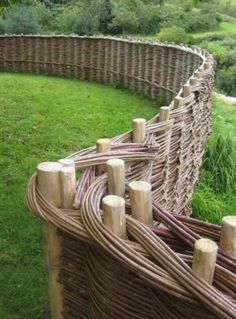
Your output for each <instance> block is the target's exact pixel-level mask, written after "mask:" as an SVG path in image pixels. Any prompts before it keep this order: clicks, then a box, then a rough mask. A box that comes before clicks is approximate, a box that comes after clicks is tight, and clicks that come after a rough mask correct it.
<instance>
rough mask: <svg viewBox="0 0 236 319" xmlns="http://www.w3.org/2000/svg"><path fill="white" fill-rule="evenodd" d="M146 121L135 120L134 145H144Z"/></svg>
mask: <svg viewBox="0 0 236 319" xmlns="http://www.w3.org/2000/svg"><path fill="white" fill-rule="evenodd" d="M145 125H146V120H145V119H134V120H133V134H132V138H133V143H143V142H144V140H145V135H146V132H145Z"/></svg>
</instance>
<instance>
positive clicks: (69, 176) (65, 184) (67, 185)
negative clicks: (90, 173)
mask: <svg viewBox="0 0 236 319" xmlns="http://www.w3.org/2000/svg"><path fill="white" fill-rule="evenodd" d="M60 182H61V207H62V208H73V203H74V197H75V191H76V174H75V167H73V166H65V167H62V168H61V171H60Z"/></svg>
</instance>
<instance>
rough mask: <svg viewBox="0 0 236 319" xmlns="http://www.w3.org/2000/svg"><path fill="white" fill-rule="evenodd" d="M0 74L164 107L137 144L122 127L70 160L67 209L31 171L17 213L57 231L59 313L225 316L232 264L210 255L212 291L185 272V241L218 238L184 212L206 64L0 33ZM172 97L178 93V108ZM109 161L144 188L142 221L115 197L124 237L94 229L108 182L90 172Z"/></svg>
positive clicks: (96, 43)
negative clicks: (129, 95) (72, 178)
mask: <svg viewBox="0 0 236 319" xmlns="http://www.w3.org/2000/svg"><path fill="white" fill-rule="evenodd" d="M0 68H1V69H2V70H16V71H24V72H31V73H36V74H39V73H43V74H55V75H60V76H74V77H77V78H79V79H86V80H96V81H100V82H105V83H112V82H115V83H118V84H119V85H121V86H123V87H127V88H129V89H131V90H134V91H136V92H140V93H142V94H143V95H145V96H147V97H149V98H151V99H153V100H156V101H158V103H160V101H163V103H166V105H168V106H169V108H170V110H171V112H170V119H169V120H168V121H164V122H161V121H159V115H157V116H156V117H154V118H153V119H151V120H150V121H148V122H147V124H146V139H145V141H144V143H142V144H140V143H132V132H128V133H125V134H122V135H120V136H117V137H115V138H113V139H112V147H111V151H109V152H107V153H100V154H97V153H96V150H95V148H94V147H91V148H89V149H86V150H82V151H79V152H77V153H75V154H72V155H71V156H70V157H69V158H72V159H74V161H75V164H76V168H77V169H82V170H83V174H82V176H81V177H80V179H79V180H78V182H77V190H76V196H75V202H74V207H75V209H71V210H68V209H67V210H65V209H58V208H55V207H54V206H52V205H51V204H50V203H49V202H47V200H46V199H45V198H44V196H43V195H42V194H41V193H40V191H39V189H38V188H37V177H36V174H35V175H33V176H32V178H31V180H30V182H29V187H28V191H27V196H26V203H27V206H28V207H29V208H30V210H31V211H33V212H35V213H37V214H38V215H40V216H41V217H42V219H44V220H46V221H50V222H52V223H53V224H54V225H56V226H57V227H58V229H59V233H60V235H61V238H62V256H61V264H60V278H59V280H60V282H61V283H62V284H63V286H64V290H63V316H64V318H65V319H69V318H70V319H72V318H107V319H108V318H109V319H112V318H114V319H115V318H124V319H127V318H134V319H139V318H140V319H141V318H163V319H164V318H165V319H166V318H170V319H171V318H177V319H178V318H179V319H180V318H181V319H182V318H186V319H190V318H206V319H208V318H236V303H235V299H236V275H235V270H236V269H235V268H236V267H235V261H233V260H231V259H230V258H229V257H227V256H225V255H224V254H223V253H222V252H219V253H218V259H217V265H216V271H215V276H214V285H213V286H210V285H209V284H207V283H206V282H204V281H203V280H201V279H198V278H197V277H195V276H193V274H192V272H191V263H192V255H193V254H192V251H193V246H194V243H195V241H196V240H197V239H199V238H200V236H207V237H210V238H212V239H214V240H215V241H216V242H218V241H219V234H220V226H215V225H211V224H207V223H204V222H201V221H198V220H194V219H192V218H190V217H187V216H186V215H188V214H189V213H190V210H189V203H190V200H191V195H192V191H193V186H194V183H195V182H196V180H197V178H198V174H199V167H200V165H201V162H202V157H203V153H204V146H205V143H206V140H207V137H208V136H209V134H210V131H211V107H210V104H211V93H212V86H213V77H214V61H213V59H212V57H211V56H210V55H209V54H208V53H205V52H202V51H200V50H198V49H190V48H187V47H184V46H175V45H167V44H160V43H153V42H147V41H146V42H143V41H140V40H127V39H118V38H104V37H66V36H2V37H0ZM195 71H198V72H197V73H196V74H195V76H196V77H198V80H197V81H195V82H194V84H193V85H191V92H190V94H185V92H184V90H183V89H182V87H183V85H184V84H186V83H187V82H188V81H189V78H190V77H191V76H192V75H193V73H194V72H195ZM176 96H179V97H182V98H183V105H181V107H177V103H176V100H178V99H176V98H175V97H176ZM174 98H175V100H174ZM111 158H121V159H123V160H124V161H125V163H126V185H128V183H129V182H130V181H132V180H144V181H148V182H150V183H151V185H152V197H153V215H154V224H153V225H144V224H142V223H140V222H139V221H137V220H134V219H133V218H132V217H131V215H130V211H131V210H130V202H129V196H128V192H127V194H126V222H127V232H128V239H127V240H122V239H120V238H118V237H117V236H115V235H114V234H113V233H112V232H111V231H110V230H109V229H108V228H107V227H106V226H105V225H104V224H103V222H102V212H101V210H100V203H101V199H102V198H103V197H104V195H106V193H107V176H106V173H101V174H100V175H98V174H97V173H96V170H95V168H96V166H97V165H98V164H103V163H105V162H106V161H107V160H108V159H111ZM170 212H171V213H170ZM160 225H162V226H161V227H160ZM163 225H165V227H164V226H163Z"/></svg>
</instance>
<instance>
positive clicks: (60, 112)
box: [0, 73, 158, 319]
mask: <svg viewBox="0 0 236 319" xmlns="http://www.w3.org/2000/svg"><path fill="white" fill-rule="evenodd" d="M157 112H158V106H157V105H156V104H155V103H154V102H151V101H149V100H147V99H146V98H143V97H141V96H138V95H135V94H134V93H131V92H129V91H127V90H121V89H114V88H112V87H110V86H105V85H102V84H97V83H91V82H90V83H89V82H82V81H78V80H74V79H61V78H56V77H46V76H33V75H24V74H7V73H0V130H1V134H0V137H1V144H0V174H1V175H0V176H1V178H0V197H1V199H0V283H1V287H0V318H1V319H48V318H49V312H48V302H47V289H46V279H45V274H44V262H43V258H42V251H41V223H40V221H39V219H38V218H36V217H33V216H32V215H31V214H30V213H29V212H28V211H27V210H26V209H25V207H24V202H23V198H24V192H25V190H26V186H27V182H28V179H29V178H30V176H31V174H32V173H33V172H34V171H35V169H36V166H37V164H38V163H40V162H42V161H45V160H57V159H59V158H63V157H65V156H66V155H69V154H70V153H72V152H73V151H76V150H77V149H80V148H84V147H87V146H90V145H93V144H94V143H95V142H96V139H97V138H99V137H111V136H114V135H117V134H118V133H122V132H124V131H125V130H128V129H130V128H131V121H132V119H133V118H136V117H145V118H151V117H152V116H153V115H154V114H156V113H157Z"/></svg>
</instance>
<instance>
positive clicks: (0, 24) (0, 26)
mask: <svg viewBox="0 0 236 319" xmlns="http://www.w3.org/2000/svg"><path fill="white" fill-rule="evenodd" d="M4 33H5V23H4V21H3V19H2V18H0V34H4Z"/></svg>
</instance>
